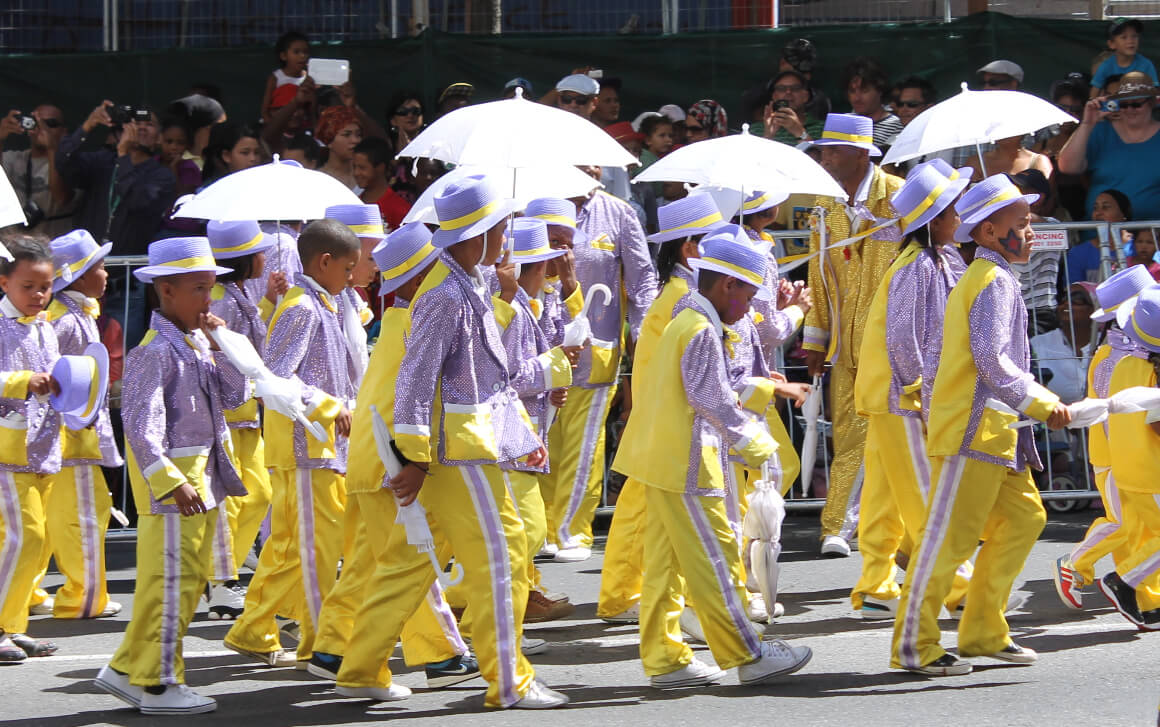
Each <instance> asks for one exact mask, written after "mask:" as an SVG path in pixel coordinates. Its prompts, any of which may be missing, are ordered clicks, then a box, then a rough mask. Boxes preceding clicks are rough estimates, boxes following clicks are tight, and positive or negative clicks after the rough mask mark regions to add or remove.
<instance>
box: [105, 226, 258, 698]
mask: <svg viewBox="0 0 1160 727" xmlns="http://www.w3.org/2000/svg"><path fill="white" fill-rule="evenodd" d="M229 272H230V269H229V268H222V267H218V266H217V265H215V264H214V259H213V253H212V251H211V250H210V247H209V241H208V240H207V239H206V238H204V237H175V238H169V239H165V240H159V241H157V242H154V243H152V244H150V245H149V265H148V266H146V267H143V268H140V269H139V270H136V271H134V273H133V274H134V275H135V276H137V279H138V280H141V281H142V282H145V283H153V287H154V290H156V291H157V297H158V298H159V299H160V301H161V307H160V309H159V310H157V311H156V312H154V313H153V318H152V320H151V321H150V324H149V325H150V328H149V331H147V332H146V334H145V337H144V338H143V339H142V341H141V345H139V346H137V347H136V348H134V349H133V350H132V351H130V352H129V354H128V356H126V358H125V376H124V379H123V381H124V388H123V390H122V399H121V417H122V420H123V421H124V423H125V450H126V451H125V458H126V460H128V462H127V465H126V466H127V467H128V469H129V477H130V481H131V483H132V485H133V499H134V501H135V502H136V503H137V512H138V520H137V583H136V588H135V590H134V596H133V618H132V620H130V621H129V626H128V628H127V629H126V630H125V638H124V640H123V641H122V642H121V646H120V647H119V648H118V649H117V652H116V653H115V654H114V655H113V658H112V660H111V661H110V662H109V663H108V664H106V665H105V666H104V667H102V668H101V670H100V672H99V673H98V674H97V678H96V680H95V685H96V686H97V687H99V688H100V689H102V690H104V691H106V692H108V693H110V694H112V695H113V696H115V697H117V698H118V699H120V700H122V701H124V702H126V703H128V704H130V705H132V706H134V707H137V708H138V709H140V711H141V713H142V714H153V715H163V714H200V713H202V712H211V711H213V710H214V709H216V708H217V702H216V701H215V700H213V699H212V698H210V697H204V696H201V695H199V694H197V693H196V692H194V691H193V690H192V689H190V688H189V687H187V686H186V684H185V661H184V659H183V657H182V641H183V639H184V637H185V632H186V629H188V627H189V623H190V621H192V620H193V612H194V610H195V609H196V608H197V602H198V597H199V596H200V595H201V593H202V591H203V590H204V589H205V584H206V579H207V576H208V575H209V574H208V572H207V571H208V566H209V563H210V557H211V551H212V544H213V533H214V528H215V525H216V522H217V519H218V518H219V517H221V516H222V515H223V513H222V511H221V507H219V506H220V505H221V504H222V503H223V501H224V500H225V499H226V497H228V496H242V495H245V492H246V491H245V486H244V485H243V484H242V480H241V478H240V476H239V475H238V472H237V470H236V469H235V468H234V464H233V456H232V453H231V451H230V450H231V448H230V445H229V442H230V436H229V427H228V425H227V424H226V418H225V412H226V410H228V409H234V408H236V407H238V406H241V404H242V403H244V402H245V400H246V396H247V395H248V393H249V389H250V386H249V384H248V382H247V380H246V378H245V376H243V375H242V374H241V373H240V372H239V371H238V370H237V369H236V368H234V367H233V365H232V364H230V363H229V361H228V360H227V359H226V358H225V357H224V356H222V355H220V354H216V353H214V352H213V350H212V349H211V343H210V341H209V339H208V337H207V335H206V332H207V331H210V330H212V329H214V328H217V327H218V326H221V325H224V323H223V322H222V320H221V319H220V318H218V317H216V316H214V315H212V314H211V313H209V303H210V292H211V291H212V290H213V286H214V278H215V276H217V275H219V274H225V273H229Z"/></svg>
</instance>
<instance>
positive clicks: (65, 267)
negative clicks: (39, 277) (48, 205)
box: [50, 230, 113, 293]
mask: <svg viewBox="0 0 1160 727" xmlns="http://www.w3.org/2000/svg"><path fill="white" fill-rule="evenodd" d="M50 246H51V248H52V266H53V268H55V270H54V271H53V278H52V292H53V293H59V292H60V291H62V290H64V289H65V288H67V287H68V286H70V285H72V282H73V281H74V280H76V279H77V278H79V277H80V276H82V275H84V274H85V273H86V272H88V270H89V268H91V267H92V266H94V265H96V264H97V263H99V262H100V261H101V260H104V259H105V257H106V256H107V255H108V254H109V251H110V250H112V249H113V243H111V242H106V243H105V244H104V245H98V244H97V241H96V240H94V239H93V236H92V235H90V234H89V231H88V230H73V231H72V232H69V233H67V234H64V235H61V236H60V237H58V238H56V239H55V240H53V241H52V242H51V243H50Z"/></svg>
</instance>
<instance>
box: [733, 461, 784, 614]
mask: <svg viewBox="0 0 1160 727" xmlns="http://www.w3.org/2000/svg"><path fill="white" fill-rule="evenodd" d="M780 490H781V483H780V482H777V481H776V480H773V479H771V478H770V476H769V467H768V466H767V465H763V466H762V468H761V479H760V480H758V481H757V482H755V483H754V486H753V493H752V494H751V495H750V496H749V509H748V510H746V512H745V520H744V522H743V524H742V526H741V528H742V534H743V535H744V536H745V537H746V538H749V539H750V541H751V542H750V543H749V564H750V569H751V570H752V573H753V576H754V577H755V578H756V579H757V586H758V589H759V590H760V591H761V596H762V598H763V599H765V608H766V610H767V611H768V612H769V613H770V614H772V613H773V609H774V607H775V604H776V603H777V581H778V574H779V573H780V570H781V569H780V566H779V565H778V562H777V559H778V557H779V556H780V555H781V523H782V521H783V520H785V500H784V499H783V498H782V496H781V492H780Z"/></svg>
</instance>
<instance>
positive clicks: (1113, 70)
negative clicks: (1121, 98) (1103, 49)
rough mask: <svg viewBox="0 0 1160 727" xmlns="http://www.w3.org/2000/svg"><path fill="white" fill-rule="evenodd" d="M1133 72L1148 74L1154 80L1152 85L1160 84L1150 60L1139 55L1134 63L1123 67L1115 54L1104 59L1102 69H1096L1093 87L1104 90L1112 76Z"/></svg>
mask: <svg viewBox="0 0 1160 727" xmlns="http://www.w3.org/2000/svg"><path fill="white" fill-rule="evenodd" d="M1131 71H1140V72H1142V73H1147V74H1148V76H1149V77H1150V78H1151V79H1152V83H1155V84H1160V78H1157V77H1156V66H1154V65H1152V61H1150V60H1148V59H1147V58H1145V57H1144V56H1142V55H1140V54H1139V53H1137V54H1136V56H1135V57H1134V58H1132V62H1131V63H1129V64H1128V65H1126V66H1121V65H1120V64H1119V63H1118V62H1117V61H1116V55H1115V54H1114V53H1113V54H1112V55H1110V56H1108V57H1107V58H1105V59H1104V62H1103V63H1101V64H1100V67H1099V68H1097V69H1096V74H1095V75H1094V76H1092V85H1093V86H1095V87H1096V88H1103V87H1104V85H1105V84H1106V83H1107V82H1108V78H1109V77H1111V76H1122V75H1124V74H1125V73H1129V72H1131Z"/></svg>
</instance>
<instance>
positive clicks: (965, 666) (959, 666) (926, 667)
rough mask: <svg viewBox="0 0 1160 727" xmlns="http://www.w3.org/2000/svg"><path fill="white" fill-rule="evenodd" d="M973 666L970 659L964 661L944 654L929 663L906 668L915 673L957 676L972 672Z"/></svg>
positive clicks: (932, 675)
mask: <svg viewBox="0 0 1160 727" xmlns="http://www.w3.org/2000/svg"><path fill="white" fill-rule="evenodd" d="M972 668H973V667H972V666H971V662H969V661H964V660H962V659H959V658H957V657H955V656H953V655H951V654H943V655H942V656H940V657H939V658H937V659H935V660H934V661H932V662H930V663H929V664H923V665H922V666H915V667H907V668H906V670H907V671H912V672H914V673H915V674H925V675H926V676H929V677H955V676H962V675H964V674H970V673H971V669H972Z"/></svg>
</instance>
